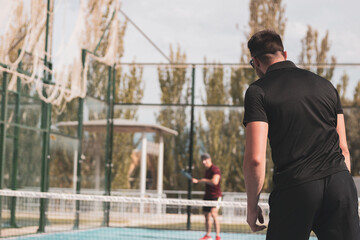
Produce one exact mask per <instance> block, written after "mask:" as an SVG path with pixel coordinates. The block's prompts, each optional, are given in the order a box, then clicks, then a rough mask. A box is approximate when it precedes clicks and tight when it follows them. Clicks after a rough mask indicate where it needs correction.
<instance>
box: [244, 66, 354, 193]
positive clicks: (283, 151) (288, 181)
mask: <svg viewBox="0 0 360 240" xmlns="http://www.w3.org/2000/svg"><path fill="white" fill-rule="evenodd" d="M245 104H246V105H245V108H246V109H247V110H246V112H247V114H248V115H245V119H244V123H245V124H246V122H247V121H251V120H253V119H247V117H248V116H252V118H254V115H255V116H257V118H259V119H258V120H259V121H266V122H268V123H269V140H270V145H271V149H272V157H273V161H274V165H275V169H274V177H273V178H274V184H275V187H276V188H285V187H289V186H292V185H297V184H300V183H303V182H305V181H311V180H314V179H319V178H322V177H325V176H328V175H330V174H333V173H335V172H339V171H343V170H347V169H346V165H345V164H344V157H343V155H342V154H341V150H340V147H339V137H338V134H337V132H336V126H337V114H338V113H342V108H341V104H340V100H339V98H338V95H337V92H336V90H335V89H334V87H333V86H332V84H331V83H330V82H329V81H328V80H326V79H323V78H321V77H319V76H317V75H316V74H313V73H311V72H309V71H306V70H302V69H299V68H297V67H296V66H295V65H294V64H293V63H292V62H290V61H284V62H278V63H276V64H273V65H272V66H270V67H269V69H268V71H267V72H266V74H265V76H264V77H263V78H260V79H259V80H258V81H256V82H254V83H253V84H252V85H251V86H250V87H249V89H248V92H247V94H246V98H245ZM250 106H251V107H250ZM249 109H250V110H249ZM251 111H254V112H251Z"/></svg>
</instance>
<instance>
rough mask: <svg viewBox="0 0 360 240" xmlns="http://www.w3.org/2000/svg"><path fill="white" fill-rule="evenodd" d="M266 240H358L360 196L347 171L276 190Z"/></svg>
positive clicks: (359, 230)
mask: <svg viewBox="0 0 360 240" xmlns="http://www.w3.org/2000/svg"><path fill="white" fill-rule="evenodd" d="M269 205H270V222H269V226H268V230H267V236H266V239H267V240H289V239H291V240H305V239H309V236H310V233H311V231H314V233H315V234H316V236H317V237H318V239H319V240H359V239H360V227H359V215H358V197H357V191H356V187H355V184H354V180H353V178H352V176H351V175H350V173H349V172H348V171H342V172H339V173H336V174H333V175H330V176H328V177H325V178H322V179H319V180H315V181H311V182H307V183H304V184H301V185H298V186H294V187H291V188H288V189H285V190H279V191H276V190H275V191H273V192H272V193H271V195H270V198H269Z"/></svg>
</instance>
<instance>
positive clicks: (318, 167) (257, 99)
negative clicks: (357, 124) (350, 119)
mask: <svg viewBox="0 0 360 240" xmlns="http://www.w3.org/2000/svg"><path fill="white" fill-rule="evenodd" d="M248 48H249V50H250V53H251V56H252V59H251V61H250V64H251V65H252V66H253V68H254V69H255V71H256V73H257V75H258V76H259V77H260V79H258V80H257V81H255V82H254V83H252V84H251V85H250V86H249V88H248V90H247V91H246V94H245V115H244V125H245V126H246V148H245V157H244V166H243V167H244V177H245V185H246V192H247V196H248V207H247V211H248V212H247V222H248V224H249V226H250V227H251V229H252V230H253V231H260V230H262V229H264V228H265V226H264V225H262V224H258V223H257V220H259V222H260V223H263V222H264V221H263V216H262V211H261V208H260V207H259V206H258V200H259V196H260V192H261V189H262V186H263V183H264V178H265V164H266V156H265V155H266V145H267V138H269V142H270V146H271V150H272V160H273V162H274V173H273V183H274V189H273V191H272V193H271V195H270V199H269V205H270V221H269V225H268V230H267V238H266V239H267V240H297V239H298V240H305V239H309V235H310V232H311V231H314V232H315V234H316V235H317V237H318V238H319V239H321V240H322V239H324V240H359V239H360V228H359V216H358V198H357V193H356V188H355V185H354V181H353V179H352V177H351V175H350V173H349V171H350V154H349V150H348V147H347V142H346V134H345V123H344V115H343V112H342V107H341V104H340V100H339V96H338V93H337V91H336V89H335V88H334V87H333V85H332V84H331V83H330V82H329V81H328V80H326V79H324V78H322V77H320V76H318V75H316V74H314V73H311V72H309V71H306V70H303V69H300V68H297V67H296V66H295V64H294V63H292V62H290V61H286V57H287V54H286V52H285V51H284V49H283V44H282V41H281V38H280V36H279V35H278V34H277V33H275V32H274V31H269V30H264V31H260V32H257V33H255V34H254V35H253V36H252V37H251V39H250V40H249V42H248Z"/></svg>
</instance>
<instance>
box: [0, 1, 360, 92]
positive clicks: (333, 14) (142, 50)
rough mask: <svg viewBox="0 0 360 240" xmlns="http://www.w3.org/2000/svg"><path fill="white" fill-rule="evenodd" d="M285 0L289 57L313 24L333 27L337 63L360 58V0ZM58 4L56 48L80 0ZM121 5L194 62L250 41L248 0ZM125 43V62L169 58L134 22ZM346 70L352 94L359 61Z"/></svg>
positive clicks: (235, 57) (232, 58) (164, 45)
mask: <svg viewBox="0 0 360 240" xmlns="http://www.w3.org/2000/svg"><path fill="white" fill-rule="evenodd" d="M0 3H1V4H2V6H3V7H2V8H0V16H3V17H2V19H1V17H0V20H5V19H4V18H5V16H6V11H7V8H6V6H8V5H9V4H10V1H8V0H0ZM59 3H61V4H59ZM283 4H284V6H285V17H286V18H287V23H286V30H285V36H284V39H283V41H284V46H285V50H286V51H287V52H288V59H289V60H292V61H294V62H295V63H296V62H298V58H299V54H300V51H301V39H302V38H304V36H305V34H306V30H307V26H308V25H311V26H312V27H313V28H314V29H316V30H318V32H319V34H320V38H322V37H323V36H324V35H325V33H326V31H328V32H329V39H330V44H331V45H330V47H331V48H330V55H332V56H335V57H336V58H337V62H338V63H360V58H359V56H360V44H359V42H360V27H359V22H360V15H359V14H358V11H359V9H360V1H359V0H343V1H339V0H283ZM58 5H62V6H66V7H65V8H63V7H58V10H57V13H56V14H63V15H66V16H67V17H66V18H64V19H63V20H61V21H59V26H58V27H57V28H56V30H55V33H54V49H56V47H57V46H58V45H59V43H60V39H64V38H65V41H66V38H68V37H69V36H70V34H71V31H72V30H73V27H74V24H73V23H74V21H75V20H76V16H77V13H78V9H79V0H61V2H60V1H59V0H55V6H58ZM121 9H122V11H124V12H125V13H126V14H127V16H128V17H129V18H130V19H131V20H132V21H133V22H135V23H136V25H137V26H138V27H139V28H141V30H142V31H143V32H144V33H145V34H146V35H147V36H148V37H149V38H150V39H151V40H152V41H153V42H154V43H155V44H156V45H157V47H158V48H159V49H161V51H162V52H164V53H165V54H166V55H168V54H169V48H170V45H172V46H173V48H177V47H178V46H179V47H180V48H181V50H182V51H183V52H185V53H186V55H187V62H190V63H203V62H204V58H205V57H206V59H207V61H209V62H220V63H238V62H239V59H240V55H241V47H240V46H241V43H246V42H247V39H246V38H245V33H246V32H247V31H248V21H249V0H221V1H220V0H181V1H180V0H178V1H174V0H122V5H121ZM121 18H122V19H123V17H121ZM2 22H4V21H2ZM0 26H1V25H0ZM1 31H3V28H2V29H0V33H1ZM124 48H125V50H124V56H123V58H122V62H132V61H136V62H156V63H166V62H167V59H166V58H165V57H164V56H162V54H161V53H159V51H157V50H156V49H155V48H154V47H153V46H152V45H151V44H150V43H149V41H147V40H146V39H145V38H144V37H143V36H142V35H141V34H140V33H139V31H138V30H136V28H135V27H134V26H133V25H131V24H128V28H127V30H126V34H125V38H124ZM345 71H346V73H348V74H349V75H350V86H349V90H348V94H349V95H352V93H353V88H354V86H355V84H356V83H357V81H359V80H360V74H359V73H360V67H344V68H338V70H337V72H336V76H335V77H334V78H335V80H334V84H336V81H338V79H340V77H341V75H342V74H343V73H344V72H345ZM155 75H156V74H154V76H155ZM147 82H148V83H147V86H148V87H149V86H150V87H151V86H152V87H154V86H155V85H156V84H157V81H156V80H150V79H149V80H147ZM145 84H146V83H145ZM156 87H157V86H156ZM149 92H152V91H149ZM145 95H146V96H145V98H148V97H150V96H147V95H149V94H147V93H145ZM199 98H200V97H199Z"/></svg>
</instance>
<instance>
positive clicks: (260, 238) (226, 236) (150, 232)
mask: <svg viewBox="0 0 360 240" xmlns="http://www.w3.org/2000/svg"><path fill="white" fill-rule="evenodd" d="M203 235H204V232H200V231H178V230H155V229H142V228H97V229H91V230H81V231H72V232H62V233H52V234H49V233H48V234H35V235H28V236H23V237H17V238H11V239H22V240H30V239H41V240H50V239H51V240H55V239H61V240H66V239H69V240H92V239H100V240H105V239H109V240H115V239H116V240H118V239H124V240H151V239H167V240H180V239H181V240H187V239H192V240H195V239H196V240H197V239H199V238H201V237H202V236H203ZM213 235H214V236H213V239H215V234H214V233H213ZM221 239H222V240H265V235H262V234H242V233H221ZM309 240H317V238H315V237H311V238H310V239H309Z"/></svg>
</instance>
